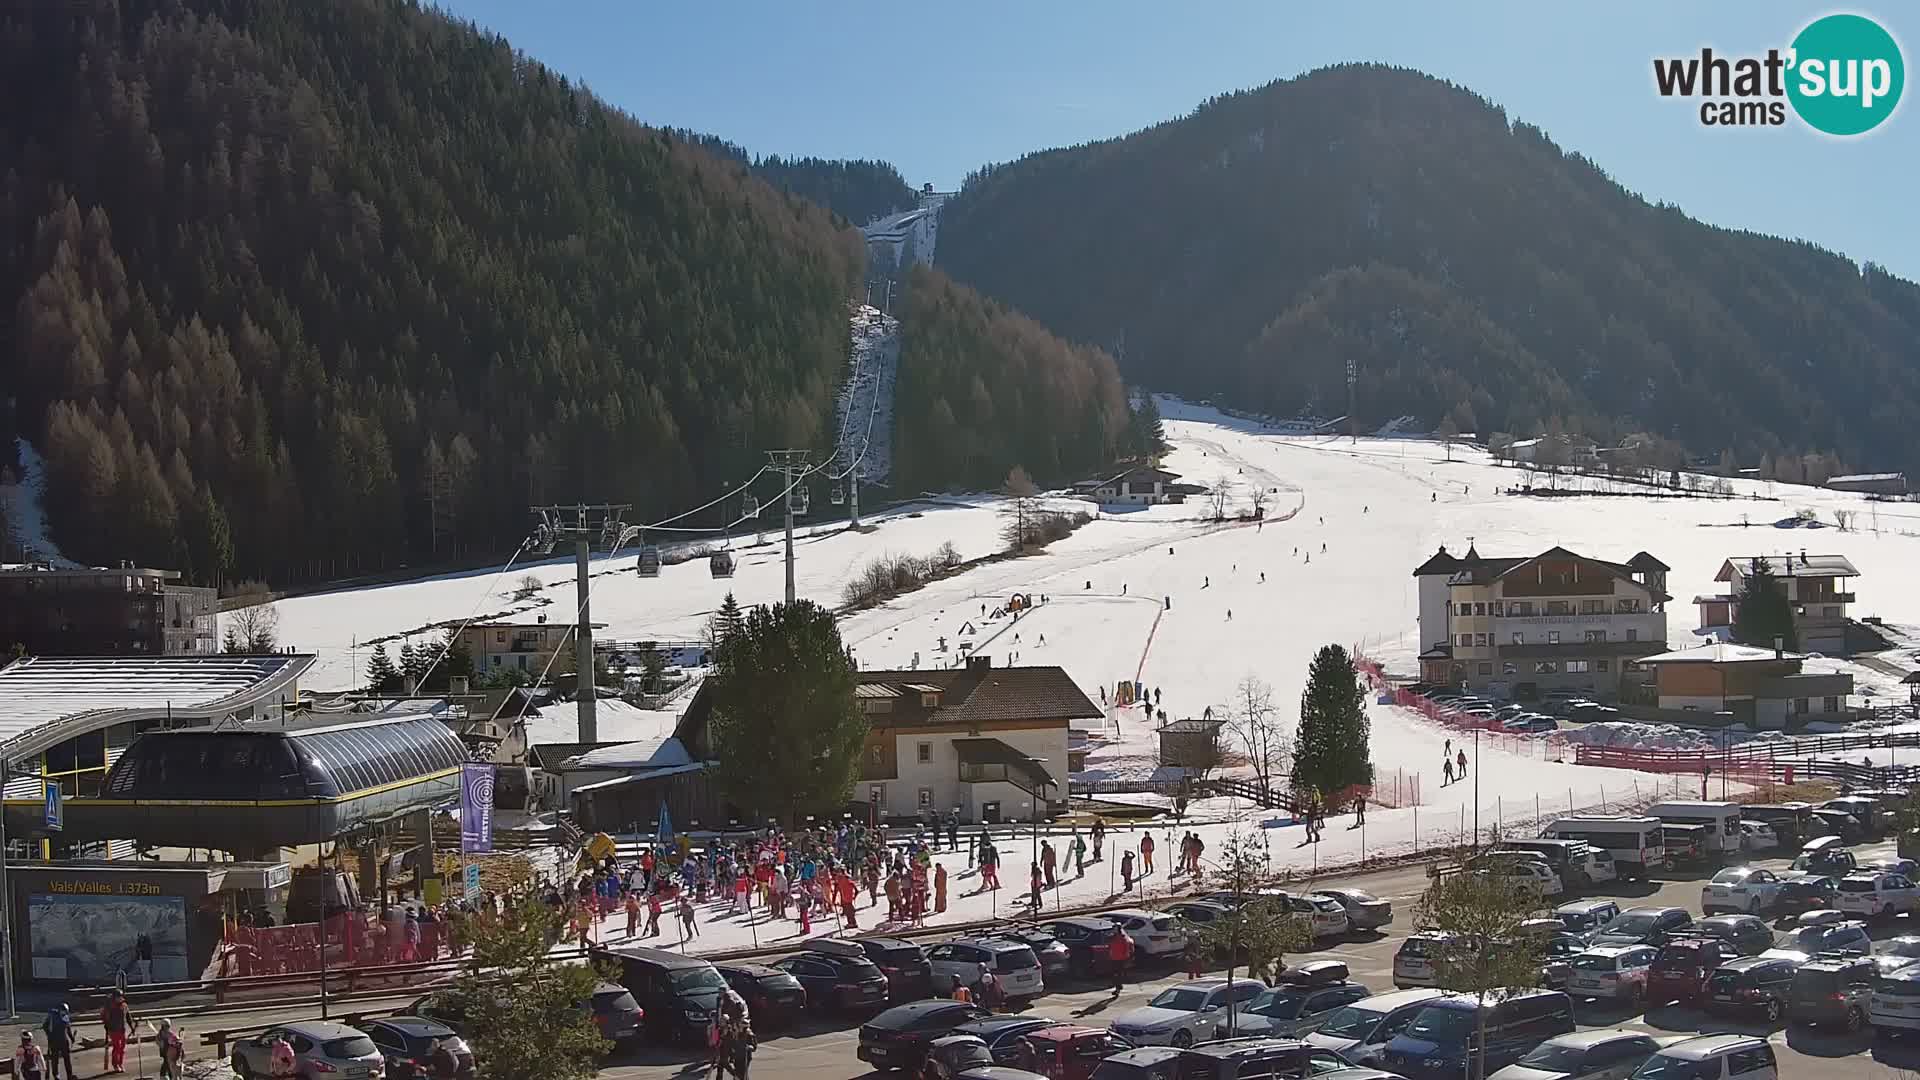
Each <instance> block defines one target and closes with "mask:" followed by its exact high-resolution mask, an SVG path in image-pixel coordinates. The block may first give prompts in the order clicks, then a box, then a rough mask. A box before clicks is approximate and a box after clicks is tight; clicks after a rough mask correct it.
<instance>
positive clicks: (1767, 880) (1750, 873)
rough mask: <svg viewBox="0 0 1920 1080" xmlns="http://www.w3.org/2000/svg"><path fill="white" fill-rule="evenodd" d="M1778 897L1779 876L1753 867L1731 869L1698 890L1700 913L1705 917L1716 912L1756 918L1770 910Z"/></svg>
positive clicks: (1719, 874) (1721, 872) (1733, 867)
mask: <svg viewBox="0 0 1920 1080" xmlns="http://www.w3.org/2000/svg"><path fill="white" fill-rule="evenodd" d="M1779 897H1780V877H1779V875H1777V874H1775V873H1774V872H1773V871H1771V870H1763V869H1760V868H1759V867H1755V866H1730V867H1728V868H1726V869H1725V870H1722V871H1720V872H1719V873H1717V874H1715V875H1713V880H1712V881H1709V882H1707V883H1706V884H1705V885H1703V886H1701V887H1700V910H1701V911H1704V912H1706V913H1707V914H1708V915H1712V914H1714V913H1715V912H1719V911H1743V912H1746V913H1747V914H1748V915H1758V914H1760V913H1761V912H1762V911H1767V910H1770V909H1771V908H1772V907H1773V905H1774V901H1776V900H1777V899H1779Z"/></svg>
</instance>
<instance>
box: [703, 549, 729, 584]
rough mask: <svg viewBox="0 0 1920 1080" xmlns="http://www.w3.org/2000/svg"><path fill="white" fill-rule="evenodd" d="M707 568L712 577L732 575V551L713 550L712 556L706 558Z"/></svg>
mask: <svg viewBox="0 0 1920 1080" xmlns="http://www.w3.org/2000/svg"><path fill="white" fill-rule="evenodd" d="M707 569H708V570H709V571H711V572H712V573H713V576H714V577H717V578H730V577H732V576H733V552H731V551H716V552H714V553H713V555H712V557H710V558H708V559H707Z"/></svg>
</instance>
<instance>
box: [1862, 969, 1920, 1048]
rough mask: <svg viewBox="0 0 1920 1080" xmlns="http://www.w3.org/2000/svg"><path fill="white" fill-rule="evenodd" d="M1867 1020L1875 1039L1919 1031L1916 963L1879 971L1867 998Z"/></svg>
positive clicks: (1919, 974) (1919, 989)
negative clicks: (1896, 968)
mask: <svg viewBox="0 0 1920 1080" xmlns="http://www.w3.org/2000/svg"><path fill="white" fill-rule="evenodd" d="M1867 1019H1868V1020H1869V1021H1871V1022H1872V1024H1873V1034H1874V1038H1876V1039H1897V1038H1900V1037H1901V1036H1904V1035H1911V1034H1913V1033H1914V1032H1917V1031H1920V964H1916V965H1913V966H1909V967H1903V968H1900V969H1898V970H1895V971H1889V972H1885V973H1883V974H1882V975H1881V976H1880V977H1879V979H1877V980H1875V982H1874V984H1873V993H1872V995H1871V996H1870V997H1869V998H1868V999H1867Z"/></svg>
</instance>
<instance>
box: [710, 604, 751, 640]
mask: <svg viewBox="0 0 1920 1080" xmlns="http://www.w3.org/2000/svg"><path fill="white" fill-rule="evenodd" d="M743 623H744V618H743V616H742V615H741V614H740V604H739V602H738V601H736V600H735V599H734V598H733V592H732V590H728V592H727V597H726V599H724V600H722V601H720V609H719V610H718V611H715V612H714V613H713V615H712V616H711V617H710V618H708V619H707V643H708V644H710V645H712V646H713V647H714V648H716V649H718V648H719V647H720V646H722V645H725V644H726V643H727V642H728V641H729V640H731V639H732V638H733V637H734V636H735V635H736V634H738V633H739V632H740V627H741V626H742V624H743Z"/></svg>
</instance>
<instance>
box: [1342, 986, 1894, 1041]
mask: <svg viewBox="0 0 1920 1080" xmlns="http://www.w3.org/2000/svg"><path fill="white" fill-rule="evenodd" d="M1915 985H1916V986H1920V983H1916V984H1915ZM1379 1022H1380V1014H1379V1013H1377V1012H1374V1011H1373V1010H1372V1009H1363V1008H1360V1007H1359V1006H1358V1005H1348V1006H1346V1007H1345V1008H1340V1009H1335V1010H1334V1011H1333V1015H1331V1016H1329V1017H1327V1019H1326V1022H1325V1023H1323V1024H1321V1025H1320V1028H1319V1033H1320V1034H1322V1035H1326V1036H1330V1037H1332V1038H1335V1039H1364V1038H1366V1037H1367V1033H1368V1032H1371V1031H1372V1030H1373V1028H1374V1025H1375V1024H1378V1023H1379Z"/></svg>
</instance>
